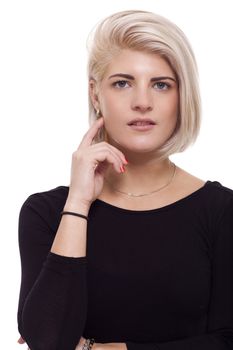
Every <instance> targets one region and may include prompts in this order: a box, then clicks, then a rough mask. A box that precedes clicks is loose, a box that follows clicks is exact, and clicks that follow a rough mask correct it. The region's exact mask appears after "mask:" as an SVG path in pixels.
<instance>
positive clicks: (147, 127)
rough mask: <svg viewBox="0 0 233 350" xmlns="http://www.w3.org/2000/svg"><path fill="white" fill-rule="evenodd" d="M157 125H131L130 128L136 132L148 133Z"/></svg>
mask: <svg viewBox="0 0 233 350" xmlns="http://www.w3.org/2000/svg"><path fill="white" fill-rule="evenodd" d="M154 126H155V124H145V125H129V127H130V128H131V129H133V130H136V131H147V130H151V129H153V127H154Z"/></svg>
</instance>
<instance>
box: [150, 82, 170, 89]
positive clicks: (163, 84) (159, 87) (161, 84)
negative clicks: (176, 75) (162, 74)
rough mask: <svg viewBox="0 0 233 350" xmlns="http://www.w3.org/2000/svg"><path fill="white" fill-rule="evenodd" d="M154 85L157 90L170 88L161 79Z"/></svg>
mask: <svg viewBox="0 0 233 350" xmlns="http://www.w3.org/2000/svg"><path fill="white" fill-rule="evenodd" d="M154 86H155V87H156V88H157V89H158V90H168V89H169V88H170V86H171V85H170V84H167V83H164V82H162V81H159V82H158V83H155V84H154Z"/></svg>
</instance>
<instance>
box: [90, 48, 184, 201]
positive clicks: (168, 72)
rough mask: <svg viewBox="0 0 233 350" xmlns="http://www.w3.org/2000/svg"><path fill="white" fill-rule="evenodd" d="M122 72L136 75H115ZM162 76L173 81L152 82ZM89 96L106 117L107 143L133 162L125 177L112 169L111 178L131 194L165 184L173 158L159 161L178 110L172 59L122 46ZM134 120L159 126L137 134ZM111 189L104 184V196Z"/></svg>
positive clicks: (110, 179)
mask: <svg viewBox="0 0 233 350" xmlns="http://www.w3.org/2000/svg"><path fill="white" fill-rule="evenodd" d="M119 73H123V74H127V75H130V76H132V77H133V79H129V78H125V77H121V76H116V77H112V76H113V75H116V74H119ZM158 77H169V79H159V80H158V81H151V79H153V78H158ZM90 94H91V98H92V102H93V105H94V107H95V108H96V109H100V110H101V113H102V115H103V118H104V127H105V130H106V133H107V142H109V143H110V144H111V145H113V146H115V147H116V148H117V149H119V150H120V151H122V153H123V154H124V155H125V157H126V159H127V160H128V162H129V164H128V165H127V171H126V172H125V173H124V176H119V175H118V174H116V173H115V172H114V170H113V169H112V168H109V170H108V174H107V177H108V180H109V182H110V183H114V187H115V188H118V189H121V190H123V191H124V190H127V191H128V192H132V193H135V192H136V193H146V192H150V191H151V190H153V189H155V188H159V187H160V186H162V185H164V183H166V180H167V179H169V178H170V176H171V170H172V169H171V166H170V163H169V159H165V160H163V161H161V160H160V161H158V160H157V150H158V148H159V147H160V146H161V145H163V144H164V143H165V142H166V141H167V140H168V139H169V138H170V136H171V135H172V133H173V131H174V129H175V126H176V122H177V116H178V109H179V93H178V84H177V82H176V77H175V74H174V72H173V70H172V69H171V67H170V66H169V65H168V63H167V62H166V61H165V60H164V59H163V58H161V57H160V56H159V55H157V54H150V53H145V52H140V51H132V50H128V49H127V50H126V49H125V50H122V51H121V52H120V54H119V55H118V56H116V57H115V58H114V59H113V60H112V61H111V63H110V64H109V66H108V68H107V70H106V72H105V75H104V78H103V80H102V81H101V82H100V83H99V84H97V83H96V82H95V81H93V80H92V81H90ZM134 118H142V119H143V118H150V119H152V120H153V121H154V122H155V123H156V124H157V125H156V126H155V127H154V128H153V129H152V130H150V131H146V132H138V131H135V130H132V129H131V128H130V127H129V126H128V125H127V123H128V122H129V121H131V120H132V119H134ZM135 189H136V191H135ZM110 191H111V190H110V188H108V185H107V183H106V184H105V185H104V189H103V193H102V195H103V194H106V195H107V193H108V194H109V192H110ZM140 200H142V199H140ZM136 201H137V199H135V203H136ZM141 203H142V201H141Z"/></svg>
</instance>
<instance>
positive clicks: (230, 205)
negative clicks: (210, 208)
mask: <svg viewBox="0 0 233 350" xmlns="http://www.w3.org/2000/svg"><path fill="white" fill-rule="evenodd" d="M205 187H206V192H205V193H206V201H208V202H209V204H212V205H214V206H216V207H217V209H218V211H219V213H220V214H221V215H224V213H225V212H226V211H230V212H232V217H233V189H231V188H229V187H227V186H225V185H223V184H222V183H221V182H219V181H216V180H214V181H211V180H208V181H207V182H206V185H205Z"/></svg>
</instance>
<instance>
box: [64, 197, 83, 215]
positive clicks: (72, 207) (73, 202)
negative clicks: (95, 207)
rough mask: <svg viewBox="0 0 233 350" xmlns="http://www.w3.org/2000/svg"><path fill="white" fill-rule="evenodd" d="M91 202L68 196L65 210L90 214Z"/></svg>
mask: <svg viewBox="0 0 233 350" xmlns="http://www.w3.org/2000/svg"><path fill="white" fill-rule="evenodd" d="M89 209H90V204H89V203H87V202H85V201H83V200H81V199H77V198H75V199H74V198H71V197H68V198H67V200H66V203H65V206H64V208H63V211H72V212H76V213H79V214H83V215H86V216H88V213H89Z"/></svg>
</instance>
